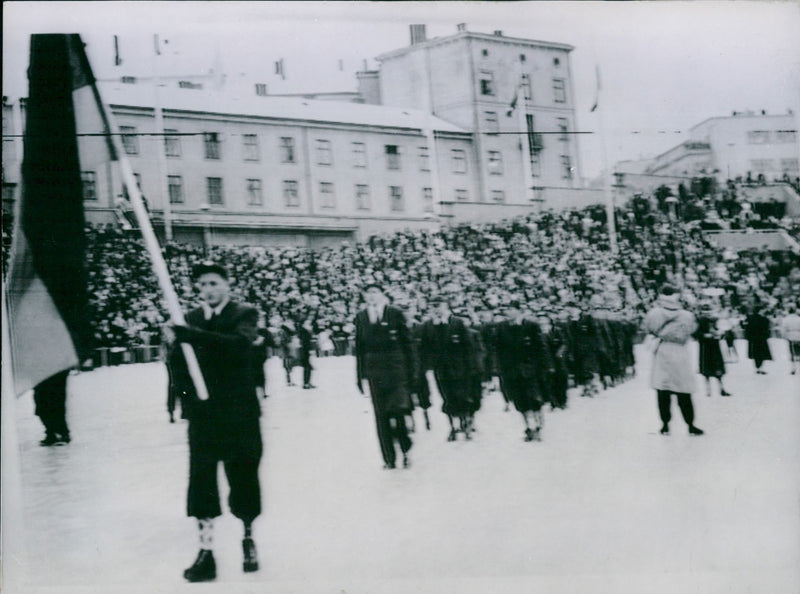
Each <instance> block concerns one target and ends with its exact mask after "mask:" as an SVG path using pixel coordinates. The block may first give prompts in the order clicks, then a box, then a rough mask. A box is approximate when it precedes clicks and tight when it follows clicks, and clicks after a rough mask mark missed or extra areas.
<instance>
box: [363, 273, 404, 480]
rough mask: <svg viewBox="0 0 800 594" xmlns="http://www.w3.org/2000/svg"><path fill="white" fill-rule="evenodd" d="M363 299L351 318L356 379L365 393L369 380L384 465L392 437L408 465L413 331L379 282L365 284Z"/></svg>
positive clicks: (391, 462)
mask: <svg viewBox="0 0 800 594" xmlns="http://www.w3.org/2000/svg"><path fill="white" fill-rule="evenodd" d="M364 300H365V301H366V302H367V307H366V308H365V309H362V310H361V311H360V312H358V314H357V315H356V319H355V326H356V385H357V386H358V391H359V392H361V393H362V394H363V393H364V380H367V382H368V384H369V393H370V397H371V398H372V406H373V408H374V410H375V423H376V425H377V428H378V442H379V443H380V446H381V453H382V455H383V461H384V468H386V469H391V468H395V458H396V456H397V453H396V451H395V447H394V443H395V441H397V442H398V443H399V445H400V450H401V451H402V453H403V467H404V468H408V467H409V466H410V465H411V459H410V457H409V454H408V452H409V450H410V449H411V446H412V442H411V438H410V437H409V436H408V427H407V426H406V418H405V417H406V415H410V414H411V412H412V409H413V404H412V400H411V392H410V390H411V386H412V385H413V383H414V380H415V378H416V373H415V369H414V356H413V351H412V345H411V336H410V333H409V330H408V326H407V325H406V320H405V316H404V315H403V312H402V311H401V310H400V309H398V308H396V307H393V306H391V305H389V304H388V300H387V298H386V295H385V294H384V293H383V289H382V288H381V286H380V285H377V284H374V283H373V284H370V285H368V286H367V287H366V289H365V293H364Z"/></svg>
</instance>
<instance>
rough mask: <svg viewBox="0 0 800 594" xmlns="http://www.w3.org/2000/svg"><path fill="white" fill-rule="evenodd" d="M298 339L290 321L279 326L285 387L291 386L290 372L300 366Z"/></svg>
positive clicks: (299, 344) (295, 329) (292, 383)
mask: <svg viewBox="0 0 800 594" xmlns="http://www.w3.org/2000/svg"><path fill="white" fill-rule="evenodd" d="M300 346H301V343H300V337H299V336H298V333H297V328H296V327H295V325H294V322H293V321H292V320H286V321H285V322H283V324H281V357H282V358H283V370H284V371H285V372H286V385H287V386H293V385H294V382H292V370H293V369H294V368H295V367H297V366H298V365H300Z"/></svg>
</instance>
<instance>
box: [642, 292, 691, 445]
mask: <svg viewBox="0 0 800 594" xmlns="http://www.w3.org/2000/svg"><path fill="white" fill-rule="evenodd" d="M644 329H645V331H646V332H647V333H648V334H650V335H652V336H654V337H655V341H656V342H655V347H654V353H653V367H652V372H651V379H650V382H651V383H650V385H651V386H652V387H653V388H654V389H655V390H656V393H657V394H658V411H659V414H660V415H661V423H662V425H661V434H662V435H668V434H669V422H670V419H671V417H672V413H671V412H670V408H671V407H672V395H673V394H675V395H676V396H677V398H678V406H679V407H680V409H681V414H683V420H684V421H686V424H687V425H688V426H689V433H690V434H691V435H703V431H702V430H701V429H698V428H697V427H695V425H694V406H693V405H692V392H693V391H694V387H695V381H694V366H693V365H692V356H691V350H690V348H689V338H691V336H692V334H693V333H694V332H695V330H697V321H696V320H695V317H694V315H693V314H692V313H690V312H688V311H686V310H685V309H683V308H682V307H681V304H680V300H679V296H678V290H677V289H676V288H675V287H673V286H672V285H664V286H663V287H662V288H661V294H660V295H659V298H658V302H657V304H656V306H655V307H653V308H652V309H651V310H650V311H649V312H647V315H646V316H645V319H644Z"/></svg>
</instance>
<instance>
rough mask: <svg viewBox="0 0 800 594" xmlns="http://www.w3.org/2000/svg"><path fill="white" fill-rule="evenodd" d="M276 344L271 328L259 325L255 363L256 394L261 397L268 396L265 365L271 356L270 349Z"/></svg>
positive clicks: (254, 344) (254, 346) (255, 343)
mask: <svg viewBox="0 0 800 594" xmlns="http://www.w3.org/2000/svg"><path fill="white" fill-rule="evenodd" d="M275 346H276V344H275V339H274V337H273V335H272V332H270V330H269V328H264V327H259V328H258V337H257V338H256V340H255V342H254V343H253V365H254V366H255V374H254V377H253V379H254V381H255V384H256V394H258V396H259V397H261V398H267V397H268V396H269V394H267V373H266V370H265V369H264V365H265V364H266V362H267V359H268V358H269V350H270V349H271V348H274V347H275Z"/></svg>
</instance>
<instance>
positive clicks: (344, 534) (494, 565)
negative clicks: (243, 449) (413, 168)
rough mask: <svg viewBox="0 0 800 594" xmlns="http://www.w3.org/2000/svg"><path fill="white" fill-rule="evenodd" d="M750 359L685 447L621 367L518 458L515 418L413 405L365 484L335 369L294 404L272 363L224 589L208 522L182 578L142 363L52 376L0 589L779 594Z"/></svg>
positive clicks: (175, 480)
mask: <svg viewBox="0 0 800 594" xmlns="http://www.w3.org/2000/svg"><path fill="white" fill-rule="evenodd" d="M772 346H773V351H774V352H775V353H776V361H773V362H770V363H767V364H766V365H767V370H768V375H766V376H761V375H756V374H755V373H754V371H753V366H752V363H751V362H750V361H749V360H746V359H744V360H742V361H741V362H739V363H737V364H734V365H730V366H729V373H728V375H727V376H726V378H725V379H726V387H727V388H728V390H729V391H731V392H733V394H734V396H733V397H731V398H721V397H720V396H719V395H718V394H717V392H716V386H715V387H714V395H713V396H712V397H711V398H707V397H706V396H705V394H704V391H703V389H702V383H701V382H700V378H699V377H698V391H697V392H696V393H695V396H694V404H695V409H696V424H697V425H698V426H700V427H701V428H703V429H704V430H705V431H706V435H704V436H702V437H690V436H689V435H688V433H687V431H686V426H685V424H684V423H683V420H682V418H681V416H680V412H679V411H678V408H677V403H674V404H673V421H672V424H671V428H672V434H671V435H670V436H661V435H659V433H658V429H659V427H660V422H659V419H658V413H657V408H656V402H655V395H654V393H653V391H652V390H650V389H649V388H648V384H647V367H648V361H647V354H646V353H644V352H639V353H637V354H638V356H639V359H640V364H639V370H638V374H637V376H636V378H634V379H633V380H630V381H628V382H627V383H625V384H623V385H621V386H618V387H616V388H612V389H609V390H608V391H605V392H601V393H600V394H599V395H598V396H597V397H595V398H581V397H580V396H578V394H577V392H576V391H574V390H573V391H571V392H570V396H569V408H568V409H567V410H563V411H554V412H550V411H549V410H548V411H547V412H546V418H545V428H544V433H543V441H542V442H541V443H537V442H531V443H528V442H524V441H523V428H524V425H523V423H522V418H521V417H520V415H519V414H518V413H516V412H514V411H513V409H512V411H509V412H504V410H503V408H504V403H503V399H502V396H501V395H500V394H499V393H492V394H490V395H489V396H488V397H487V398H485V399H484V402H483V406H482V408H481V410H480V411H479V412H478V414H477V416H476V427H477V429H478V431H477V433H476V434H475V439H474V440H473V441H472V442H465V441H463V437H461V436H459V441H457V442H455V443H448V442H447V441H446V437H447V433H448V425H447V419H446V417H445V416H444V415H443V414H442V413H441V409H440V404H441V402H440V400H439V398H438V395H436V394H434V395H433V399H434V407H433V408H432V409H431V410H430V413H429V414H430V417H431V421H432V425H433V426H432V428H431V430H430V431H426V430H425V427H424V422H423V419H422V413H421V411H420V410H419V409H417V411H416V412H415V418H416V433H415V434H414V435H412V437H413V439H414V442H415V445H414V448H413V450H412V454H413V466H412V468H411V469H408V470H403V469H398V470H394V471H385V470H383V469H382V460H381V457H380V450H379V448H378V443H377V438H376V434H375V425H374V417H373V414H372V408H371V404H370V401H369V399H368V398H366V397H364V396H362V395H360V394H359V393H358V392H357V391H356V390H355V381H354V362H353V359H352V358H324V359H318V360H316V361H315V365H316V370H315V372H314V379H313V382H314V383H315V384H316V385H317V386H319V388H317V389H315V390H302V389H301V388H299V387H286V386H285V382H284V378H283V373H282V369H281V368H280V362H279V361H278V360H277V359H272V360H270V361H269V362H268V377H269V380H268V381H269V390H268V392H269V394H270V397H269V398H268V399H267V400H265V401H263V411H264V415H263V418H262V427H263V432H264V440H265V455H264V459H263V461H262V465H261V479H262V488H263V503H264V507H265V511H264V515H262V516H261V517H260V518H259V519H258V520H257V522H256V524H255V536H256V542H257V544H258V547H259V557H260V560H261V570H260V571H259V572H257V573H253V574H243V573H242V571H241V543H240V541H241V537H242V534H241V525H240V524H239V522H238V521H237V520H236V519H235V518H233V517H232V516H231V515H230V514H229V513H228V512H227V511H226V512H225V514H224V515H223V517H222V518H220V519H219V520H218V521H217V530H216V553H215V555H216V558H217V564H218V578H217V580H216V582H213V583H210V584H187V583H185V582H184V581H183V578H182V572H183V569H184V568H185V567H187V566H188V565H189V564H191V562H192V561H193V559H194V556H195V554H196V550H197V543H196V533H195V532H196V531H195V525H194V522H193V520H192V519H190V518H187V517H186V516H185V491H186V483H187V469H188V453H187V443H186V441H187V440H186V424H185V422H184V421H178V422H176V423H175V424H170V423H169V422H168V416H167V413H166V406H165V402H166V387H165V383H166V372H165V370H164V368H163V365H161V364H159V363H151V364H142V365H129V366H122V367H111V368H103V369H98V370H96V371H93V372H90V373H82V374H79V375H76V376H73V377H72V378H71V380H70V388H69V391H70V394H69V399H68V420H69V424H70V428H71V430H72V433H73V437H74V440H73V442H72V443H71V444H69V445H67V446H63V447H51V448H45V447H41V446H39V445H38V441H39V439H41V438H42V436H43V431H42V428H41V425H40V423H39V420H38V419H37V418H36V417H35V416H34V415H33V403H32V398H31V396H30V394H28V395H26V396H24V397H22V398H21V399H19V400H17V401H16V416H17V422H18V434H19V447H20V456H21V457H20V461H21V468H22V471H21V475H22V477H21V478H22V483H21V494H22V501H23V507H24V509H23V510H22V513H23V526H24V529H23V534H19V535H14V534H12V535H7V537H8V538H9V541H7V542H12V543H16V544H18V545H20V546H21V548H22V550H23V553H24V555H23V557H22V566H21V567H22V572H19V571H18V572H17V573H15V577H17V578H18V579H21V580H22V581H21V582H19V583H18V585H17V586H16V589H17V590H18V591H19V594H28V593H45V592H46V593H51V592H52V593H54V594H55V593H57V592H58V593H62V592H64V593H71V592H97V593H100V592H103V593H105V592H124V593H127V592H137V593H143V594H146V593H149V592H157V593H171V592H224V593H225V594H235V593H239V592H279V593H292V592H297V593H298V594H299V593H302V594H306V593H313V592H330V593H334V594H340V593H342V592H345V593H347V594H352V593H365V594H371V593H375V592H403V593H417V592H420V593H428V592H430V593H448V592H459V593H462V592H463V593H469V592H476V593H477V592H480V593H491V592H543V593H546V594H550V593H561V592H563V593H570V594H574V593H582V592H591V593H601V592H609V593H615V594H616V593H628V592H630V593H636V594H638V593H643V594H649V593H654V592H670V593H671V594H672V593H681V594H683V593H695V592H696V593H702V594H708V593H717V592H718V593H726V594H729V593H745V592H752V593H758V594H781V593H784V592H785V593H787V594H788V593H792V594H796V593H797V592H798V591H800V571H799V570H798V568H800V515H798V495H799V494H800V488H799V487H800V480H798V469H800V431H798V428H800V423H798V421H800V376H790V375H789V367H788V363H787V361H786V359H787V353H786V349H785V343H782V342H780V341H774V342H773V345H772ZM738 347H739V352H740V353H744V352H746V350H745V349H746V347H745V344H744V343H740V344H738ZM295 373H296V374H298V376H299V374H300V370H299V369H297V370H295ZM296 379H298V380H299V379H300V378H299V377H297V378H296ZM4 479H6V480H7V479H8V477H4ZM7 484H8V483H7V482H5V481H4V489H5V488H7ZM220 484H221V485H222V489H223V497H224V496H225V491H226V489H227V486H226V483H225V480H224V477H222V476H221V481H220ZM223 507H224V508H225V509H227V506H226V504H224V505H223ZM6 566H7V568H8V565H7V564H6ZM8 571H9V569H7V572H8ZM6 591H7V592H8V594H18V592H17V591H13V590H10V589H7V590H6Z"/></svg>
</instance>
